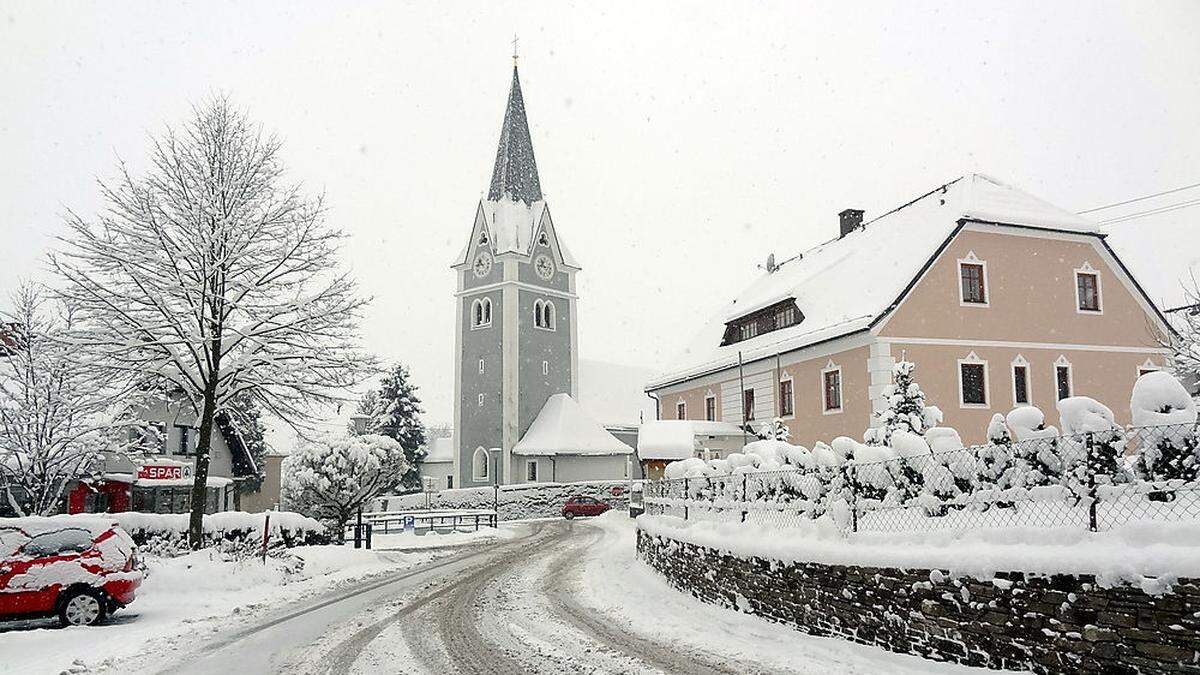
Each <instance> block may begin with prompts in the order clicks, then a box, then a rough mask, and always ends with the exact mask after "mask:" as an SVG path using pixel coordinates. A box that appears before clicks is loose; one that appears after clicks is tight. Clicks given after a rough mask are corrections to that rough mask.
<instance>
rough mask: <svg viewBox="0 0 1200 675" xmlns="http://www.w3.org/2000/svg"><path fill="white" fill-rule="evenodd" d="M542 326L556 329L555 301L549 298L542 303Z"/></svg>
mask: <svg viewBox="0 0 1200 675" xmlns="http://www.w3.org/2000/svg"><path fill="white" fill-rule="evenodd" d="M542 328H545V329H547V330H554V303H553V302H550V301H549V300H547V301H546V304H544V305H542Z"/></svg>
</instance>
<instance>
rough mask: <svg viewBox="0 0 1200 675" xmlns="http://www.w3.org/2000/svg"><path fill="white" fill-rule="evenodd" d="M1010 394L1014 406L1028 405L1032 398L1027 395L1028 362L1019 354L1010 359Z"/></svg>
mask: <svg viewBox="0 0 1200 675" xmlns="http://www.w3.org/2000/svg"><path fill="white" fill-rule="evenodd" d="M1012 395H1013V406H1014V407H1016V406H1021V405H1030V404H1031V403H1032V400H1033V399H1032V398H1031V397H1030V396H1029V362H1028V361H1026V360H1025V357H1024V356H1021V355H1020V354H1017V358H1015V359H1013V361H1012Z"/></svg>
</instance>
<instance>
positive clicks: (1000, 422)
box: [975, 413, 1016, 490]
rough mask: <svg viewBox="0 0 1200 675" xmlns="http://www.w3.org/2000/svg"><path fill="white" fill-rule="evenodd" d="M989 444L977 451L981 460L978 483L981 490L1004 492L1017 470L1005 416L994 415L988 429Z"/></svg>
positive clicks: (976, 453)
mask: <svg viewBox="0 0 1200 675" xmlns="http://www.w3.org/2000/svg"><path fill="white" fill-rule="evenodd" d="M987 439H988V442H987V444H985V445H981V446H979V447H978V448H977V449H976V452H975V455H976V458H977V459H978V460H979V464H978V473H977V474H976V475H977V478H976V480H977V483H978V486H979V487H980V488H981V489H996V490H1004V489H1007V488H1009V487H1011V482H1012V474H1013V473H1014V471H1015V468H1016V462H1015V458H1014V456H1013V447H1012V445H1013V440H1012V434H1010V433H1009V431H1008V426H1007V425H1005V423H1004V415H1001V414H1000V413H996V414H995V415H992V420H991V422H989V423H988V428H987Z"/></svg>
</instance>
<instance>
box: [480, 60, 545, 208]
mask: <svg viewBox="0 0 1200 675" xmlns="http://www.w3.org/2000/svg"><path fill="white" fill-rule="evenodd" d="M501 197H507V198H508V199H514V200H516V199H519V200H521V201H523V202H525V203H526V204H531V203H533V202H535V201H538V200H540V199H541V198H542V184H541V182H540V181H539V180H538V172H537V162H536V161H534V159H533V140H532V139H530V137H529V122H528V121H526V119H525V100H524V99H523V98H522V97H521V80H520V78H519V77H518V76H517V63H516V58H515V56H514V58H513V77H512V89H511V90H510V91H509V92H508V107H507V108H506V109H505V110H504V126H503V127H502V128H501V129H500V147H499V148H498V149H497V150H496V166H495V168H494V169H492V186H491V188H490V189H489V190H488V199H489V200H492V201H497V200H499V199H500V198H501Z"/></svg>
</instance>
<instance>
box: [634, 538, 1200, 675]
mask: <svg viewBox="0 0 1200 675" xmlns="http://www.w3.org/2000/svg"><path fill="white" fill-rule="evenodd" d="M637 547H638V555H639V557H640V558H641V559H642V560H643V561H645V562H646V563H647V564H649V565H650V566H651V567H652V568H654V569H655V570H657V571H658V572H659V573H661V574H662V575H664V576H665V577H666V578H667V580H668V581H669V582H670V583H671V584H672V585H673V586H675V587H677V588H679V589H680V590H683V591H685V592H687V593H690V594H692V595H694V596H695V597H697V598H699V599H700V600H703V601H705V602H710V603H714V604H718V605H724V606H727V607H730V608H734V609H738V610H740V611H743V612H747V613H750V614H755V615H758V616H762V617H764V618H767V619H770V620H772V621H776V622H779V623H784V624H787V625H789V626H792V627H794V628H796V629H798V630H800V631H802V632H805V633H809V634H811V635H820V636H831V637H839V638H843V639H847V640H852V641H854V642H860V643H863V644H869V645H876V646H879V647H883V648H885V649H888V650H891V651H894V652H903V653H909V654H916V655H919V656H923V657H925V658H929V659H935V660H939V661H953V662H957V663H963V664H968V665H972V666H986V667H990V668H1003V669H1010V670H1033V671H1035V672H1039V673H1059V672H1071V673H1077V672H1094V673H1100V672H1103V673H1133V672H1191V673H1196V672H1200V580H1197V579H1180V580H1178V581H1177V582H1176V583H1174V584H1172V585H1171V586H1170V588H1169V590H1167V592H1165V593H1161V594H1158V595H1151V594H1148V593H1147V592H1145V591H1144V590H1143V589H1141V588H1138V587H1131V586H1120V587H1111V588H1104V587H1101V586H1098V585H1097V584H1096V580H1095V578H1094V577H1091V576H1088V575H1077V576H1075V575H1070V576H1068V575H1054V576H1049V577H1046V576H1028V577H1027V576H1026V575H1024V574H1021V573H1004V574H998V575H997V576H996V579H995V580H990V581H979V580H977V579H973V578H954V579H952V578H950V577H949V576H948V575H947V574H946V573H945V572H943V571H940V570H928V569H909V570H902V569H893V568H883V567H857V566H843V565H826V564H818V563H792V562H781V561H776V560H765V559H761V558H741V557H737V556H734V555H730V554H728V553H723V552H720V551H717V550H715V549H710V548H706V547H702V546H697V545H695V544H689V543H684V542H678V541H675V540H672V539H668V538H665V537H660V536H653V535H649V534H646V533H645V532H643V531H641V530H639V531H638V541H637ZM1149 590H1151V591H1158V590H1160V589H1154V588H1151V589H1149Z"/></svg>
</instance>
